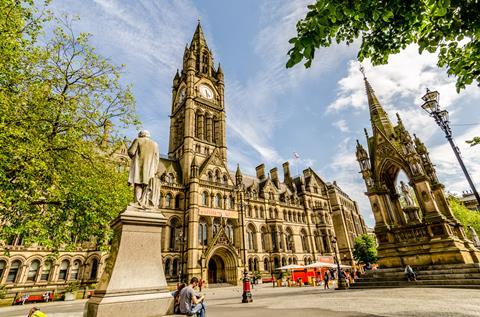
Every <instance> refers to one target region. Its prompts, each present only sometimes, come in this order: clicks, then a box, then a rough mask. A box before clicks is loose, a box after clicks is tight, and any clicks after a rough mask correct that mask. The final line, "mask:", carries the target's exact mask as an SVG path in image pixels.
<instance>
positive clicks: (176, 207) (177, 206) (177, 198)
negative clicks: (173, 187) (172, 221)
mask: <svg viewBox="0 0 480 317" xmlns="http://www.w3.org/2000/svg"><path fill="white" fill-rule="evenodd" d="M179 208H180V194H178V195H177V196H175V209H179Z"/></svg>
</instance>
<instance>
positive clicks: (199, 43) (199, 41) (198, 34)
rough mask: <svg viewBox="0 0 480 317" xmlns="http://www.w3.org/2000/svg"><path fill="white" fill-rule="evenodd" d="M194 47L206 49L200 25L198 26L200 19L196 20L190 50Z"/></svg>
mask: <svg viewBox="0 0 480 317" xmlns="http://www.w3.org/2000/svg"><path fill="white" fill-rule="evenodd" d="M192 46H194V47H197V48H200V47H208V46H207V41H206V40H205V35H204V34H203V29H202V25H201V24H200V19H198V23H197V28H196V29H195V33H194V34H193V38H192V42H191V43H190V48H191V47H192Z"/></svg>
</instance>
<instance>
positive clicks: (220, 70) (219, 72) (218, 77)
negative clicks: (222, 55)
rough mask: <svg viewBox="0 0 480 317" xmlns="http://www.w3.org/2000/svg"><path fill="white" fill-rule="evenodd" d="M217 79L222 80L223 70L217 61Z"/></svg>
mask: <svg viewBox="0 0 480 317" xmlns="http://www.w3.org/2000/svg"><path fill="white" fill-rule="evenodd" d="M217 79H218V80H222V81H223V70H222V66H220V63H218V68H217Z"/></svg>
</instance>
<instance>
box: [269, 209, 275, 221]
mask: <svg viewBox="0 0 480 317" xmlns="http://www.w3.org/2000/svg"><path fill="white" fill-rule="evenodd" d="M269 216H270V219H273V218H274V215H273V209H272V208H270V209H269Z"/></svg>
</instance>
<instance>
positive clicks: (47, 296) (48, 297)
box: [43, 292, 50, 303]
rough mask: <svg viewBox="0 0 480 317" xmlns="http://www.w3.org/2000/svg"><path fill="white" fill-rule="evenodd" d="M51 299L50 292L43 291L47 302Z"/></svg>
mask: <svg viewBox="0 0 480 317" xmlns="http://www.w3.org/2000/svg"><path fill="white" fill-rule="evenodd" d="M49 299H50V292H45V293H43V300H44V301H45V303H48V300H49Z"/></svg>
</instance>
